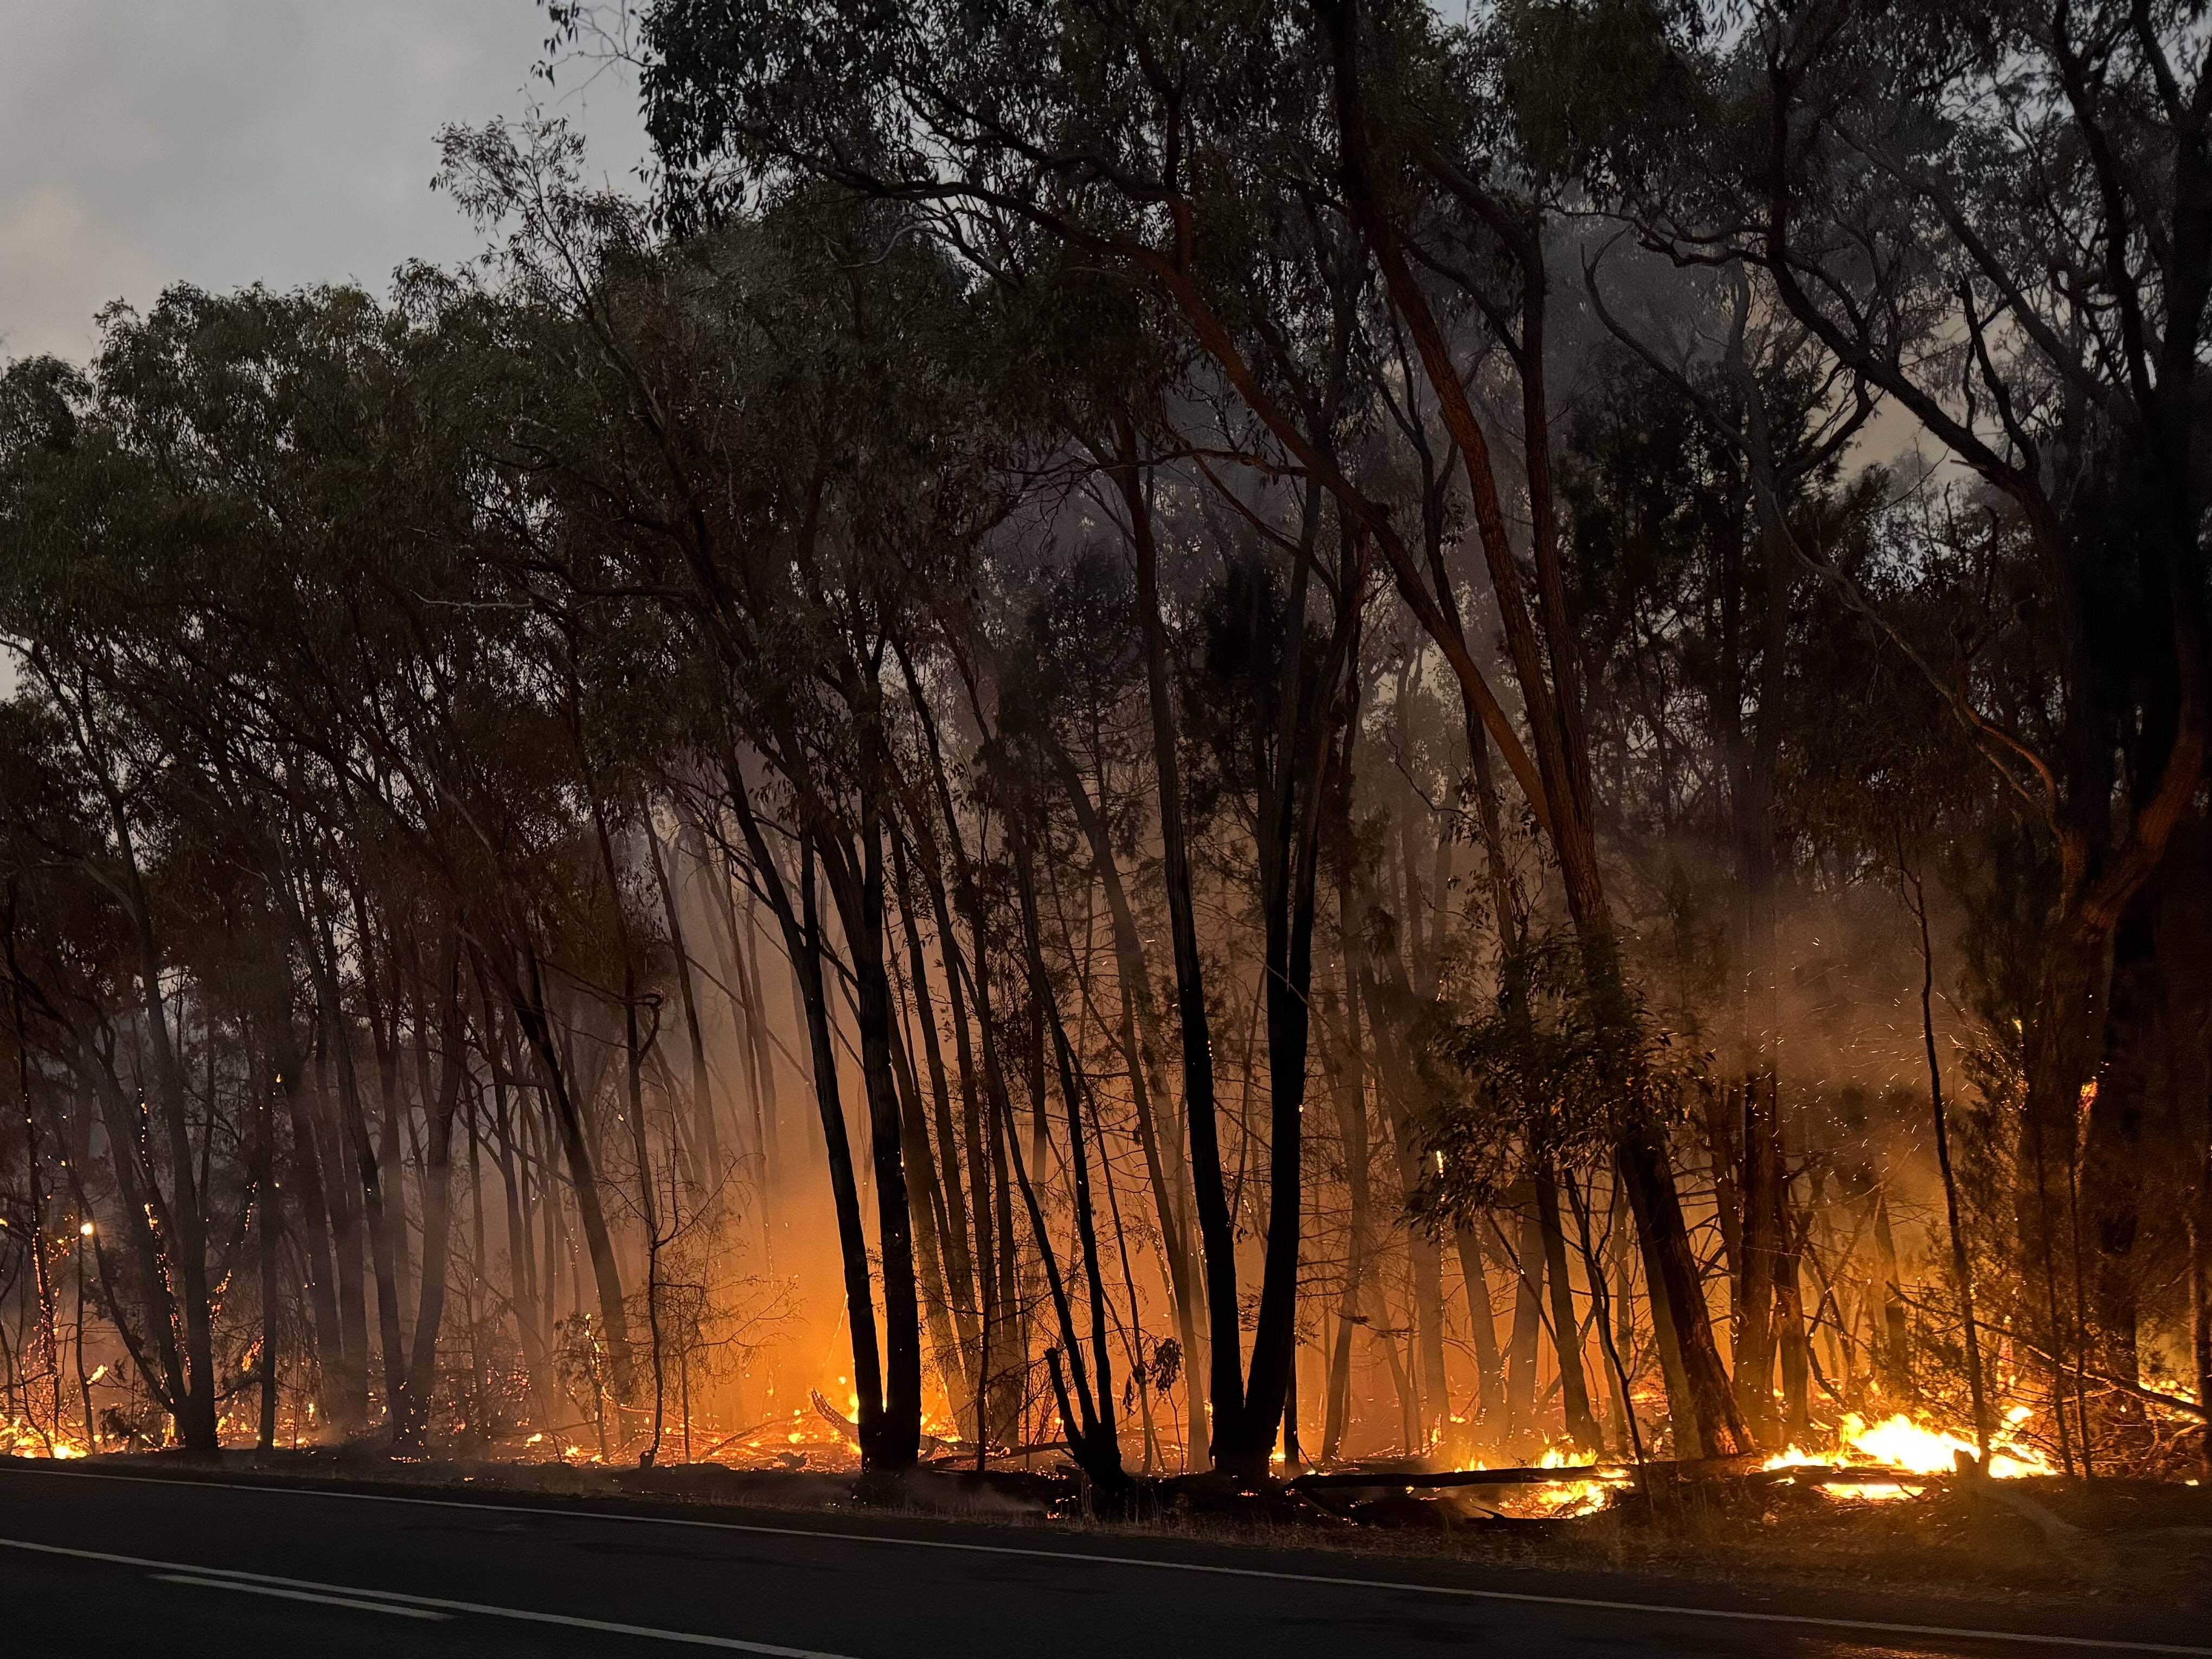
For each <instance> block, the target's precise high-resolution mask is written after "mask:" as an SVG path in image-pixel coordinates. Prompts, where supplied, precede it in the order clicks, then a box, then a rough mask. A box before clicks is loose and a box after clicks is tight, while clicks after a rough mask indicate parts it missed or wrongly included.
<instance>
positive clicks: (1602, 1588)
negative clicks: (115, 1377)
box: [0, 1463, 2212, 1659]
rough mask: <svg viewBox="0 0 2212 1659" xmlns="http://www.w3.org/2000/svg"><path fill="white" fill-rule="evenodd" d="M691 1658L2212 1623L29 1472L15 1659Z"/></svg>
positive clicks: (1, 1490)
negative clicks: (694, 1653)
mask: <svg viewBox="0 0 2212 1659" xmlns="http://www.w3.org/2000/svg"><path fill="white" fill-rule="evenodd" d="M1693 1601H1694V1602H1699V1603H1701V1605H1699V1606H1695V1607H1692V1606H1689V1605H1686V1604H1687V1603H1691V1602H1693ZM1662 1603H1663V1604H1664V1605H1655V1604H1662ZM1991 1626H2000V1627H2001V1628H1996V1629H1992V1628H1991ZM1916 1627H1917V1628H1916ZM686 1648H689V1649H696V1650H720V1651H724V1652H733V1653H754V1654H770V1655H785V1656H791V1659H926V1656H936V1655H946V1656H955V1655H957V1656H963V1659H965V1656H979V1659H980V1656H994V1655H1000V1654H1006V1655H1022V1656H1028V1659H1170V1656H1182V1655H1204V1656H1208V1659H1237V1656H1243V1655H1253V1656H1260V1659H1309V1656H1314V1659H1321V1656H1326V1659H1370V1656H1372V1659H1401V1656H1414V1655H1423V1656H1433V1655H1436V1654H1437V1653H1440V1652H1445V1651H1455V1652H1458V1653H1462V1654H1471V1655H1501V1656H1502V1655H1512V1656H1516V1659H1520V1656H1540V1655H1553V1654H1559V1655H1578V1656H1600V1655H1602V1656H1606V1659H1644V1656H1661V1655H1665V1656H1698V1659H1771V1656H1790V1659H1905V1656H1920V1655H1931V1656H1932V1655H1945V1656H2011V1659H2032V1656H2038V1655H2065V1654H2076V1655H2081V1656H2085V1659H2093V1656H2095V1655H2098V1654H2111V1655H2123V1654H2127V1653H2130V1652H2132V1653H2167V1654H2191V1655H2203V1656H2212V1632H2208V1631H2206V1630H2204V1629H2203V1628H2201V1627H2200V1626H2197V1625H2193V1624H2191V1622H2190V1621H2189V1620H2187V1619H2185V1617H2182V1616H2179V1615H2168V1614H2162V1613H2160V1610H2158V1609H2154V1608H2146V1609H2142V1610H2139V1612H2137V1613H2134V1614H2131V1615H2130V1617H2129V1618H2128V1619H2126V1620H2115V1619H2113V1618H2111V1617H2109V1616H2096V1615H2090V1616H2085V1617H2081V1618H2075V1619H2073V1620H2059V1621H2057V1622H2045V1623H2043V1624H2041V1625H2039V1624H2038V1622H2037V1621H2036V1620H2033V1619H2031V1618H2026V1617H2023V1616H2022V1615H2021V1614H2020V1613H2017V1612H2013V1611H2010V1610H2006V1609H1992V1608H1987V1607H1972V1606H1971V1605H1967V1604H1949V1605H1945V1606H1930V1605H1929V1604H1925V1603H1921V1604H1914V1603H1911V1602H1905V1601H1894V1600H1887V1599H1869V1598H1859V1597H1851V1598H1830V1597H1820V1596H1807V1595H1799V1594H1792V1595H1789V1596H1786V1597H1777V1598H1771V1599H1764V1600H1762V1599H1751V1598H1745V1597H1742V1596H1740V1595H1739V1596H1735V1597H1733V1598H1731V1597H1730V1596H1729V1595H1726V1594H1724V1593H1722V1592H1719V1591H1714V1592H1712V1593H1711V1594H1710V1595H1704V1594H1701V1593H1699V1592H1697V1591H1694V1590H1692V1591H1679V1592H1678V1591H1677V1590H1675V1589H1674V1588H1672V1587H1670V1588H1669V1589H1668V1590H1666V1591H1663V1592H1662V1591H1660V1590H1656V1589H1653V1588H1652V1587H1651V1586H1650V1585H1649V1584H1645V1585H1643V1586H1641V1587H1639V1586H1638V1585H1637V1584H1636V1583H1634V1582H1632V1581H1626V1580H1608V1579H1604V1578H1598V1577H1562V1576H1558V1575H1546V1576H1537V1575H1532V1574H1500V1573H1497V1572H1490V1571H1479V1570H1475V1569H1469V1568H1455V1567H1454V1566H1452V1565H1449V1564H1443V1563H1436V1562H1426V1561H1413V1560H1393V1559H1386V1560H1377V1559H1373V1558H1367V1559H1358V1558H1350V1557H1345V1556H1341V1555H1331V1554H1325V1553H1312V1552H1300V1553H1281V1552H1259V1551H1252V1550H1243V1549H1235V1548H1229V1547H1207V1546H1203V1545H1196V1544H1181V1545H1179V1544H1177V1543H1176V1542H1174V1541H1153V1540H1130V1539H1127V1538H1124V1537H1109V1536H1102V1535H1098V1534H1090V1535H1084V1534H1039V1533H1037V1532H1034V1531H1015V1530H1012V1529H1007V1528H989V1527H981V1526H975V1525H955V1524H931V1523H927V1522H898V1521H895V1520H892V1519H890V1518H884V1519H882V1520H877V1519H874V1518H872V1517H855V1518H852V1519H846V1518H843V1517H828V1518H817V1517H814V1516H789V1515H781V1514H770V1513H767V1512H761V1511H752V1512H739V1513H738V1514H737V1515H734V1516H731V1517H730V1518H728V1519H716V1520H713V1521H702V1520H690V1519H674V1518H668V1517H665V1516H664V1517H653V1516H642V1515H633V1514H621V1513H609V1512H605V1511H597V1512H594V1511H588V1510H575V1509H544V1508H538V1507H521V1506H517V1505H512V1504H478V1503H472V1502H469V1501H465V1500H464V1501H441V1500H436V1499H421V1498H390V1497H371V1496H366V1495H354V1494H347V1493H340V1492H319V1491H311V1490H303V1489H300V1488H297V1487H289V1488H269V1487H256V1486H235V1485H224V1484H216V1483H215V1482H213V1481H205V1482H199V1481H195V1482H190V1483H187V1482H185V1481H180V1480H173V1479H168V1478H164V1477H159V1476H135V1477H134V1476H127V1475H115V1474H105V1473H102V1472H100V1470H98V1469H96V1468H94V1469H58V1468H53V1467H52V1466H51V1465H49V1466H46V1467H43V1468H42V1467H40V1466H37V1465H24V1464H21V1463H11V1464H8V1465H6V1466H4V1467H0V1655H4V1656H7V1659H47V1656H60V1655H78V1654H87V1653H101V1652H117V1653H120V1652H127V1653H129V1654H131V1655H132V1656H133V1659H152V1656H173V1655H174V1656H194V1659H197V1656H201V1655H222V1656H224V1659H260V1656H264V1655H275V1656H286V1659H289V1656H295V1655H296V1656H303V1659H342V1656H350V1655H356V1654H358V1655H374V1656H376V1659H399V1656H404V1659H416V1656H421V1659H448V1656H454V1659H458V1656H464V1655H465V1656H469V1659H504V1656H508V1655H549V1654H562V1655H568V1654H592V1655H600V1654H605V1655H621V1656H646V1655H659V1656H668V1655H670V1654H671V1653H672V1652H674V1651H677V1650H682V1649H686Z"/></svg>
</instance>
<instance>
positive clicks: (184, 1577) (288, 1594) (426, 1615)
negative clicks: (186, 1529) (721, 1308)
mask: <svg viewBox="0 0 2212 1659" xmlns="http://www.w3.org/2000/svg"><path fill="white" fill-rule="evenodd" d="M154 1577H156V1578H158V1579H160V1580H161V1582H162V1583H165V1584H191V1585H194V1586H196V1587H197V1588H198V1589H221V1590H237V1591H239V1592H240V1593H241V1594H243V1595H281V1596H283V1598H284V1599H285V1600H286V1601H319V1602H321V1603H322V1604H323V1605H324V1606H325V1607H356V1608H358V1609H359V1610H360V1611H362V1612H363V1613H390V1614H391V1615H392V1617H393V1618H395V1619H440V1620H444V1619H451V1618H452V1617H453V1614H452V1613H433V1612H431V1611H430V1609H429V1608H428V1607H401V1606H400V1605H399V1604H398V1602H397V1601H363V1600H362V1598H361V1597H360V1596H358V1595H316V1594H315V1593H314V1592H313V1590H300V1589H282V1588H281V1587H279V1586H277V1585H276V1584H248V1583H243V1582H242V1581H240V1580H239V1579H235V1578H204V1577H199V1576H198V1575H197V1574H195V1573H189V1572H157V1573H155V1575H154Z"/></svg>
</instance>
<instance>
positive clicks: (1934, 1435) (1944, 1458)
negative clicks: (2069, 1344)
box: [1762, 1406, 2053, 1498]
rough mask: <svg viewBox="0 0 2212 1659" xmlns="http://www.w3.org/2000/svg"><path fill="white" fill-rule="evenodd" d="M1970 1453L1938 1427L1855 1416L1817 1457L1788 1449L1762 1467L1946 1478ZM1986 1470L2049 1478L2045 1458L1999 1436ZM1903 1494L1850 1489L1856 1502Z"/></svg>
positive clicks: (1895, 1489)
mask: <svg viewBox="0 0 2212 1659" xmlns="http://www.w3.org/2000/svg"><path fill="white" fill-rule="evenodd" d="M2032 1415H2033V1413H2031V1412H2029V1411H2028V1410H2027V1407H2018V1406H2016V1407H2014V1408H2013V1409H2012V1410H2011V1411H2009V1412H2008V1413H2006V1414H2005V1422H2006V1424H2007V1425H2008V1427H2011V1428H2015V1429H2016V1428H2018V1427H2019V1426H2020V1425H2021V1424H2022V1423H2024V1422H2026V1421H2027V1419H2028V1418H2029V1417H2030V1416H2032ZM1961 1453H1963V1454H1965V1455H1966V1456H1967V1457H1970V1458H1971V1457H1972V1456H1973V1455H1974V1443H1973V1442H1972V1440H1971V1439H1968V1438H1966V1437H1963V1436H1960V1435H1956V1434H1953V1433H1951V1432H1949V1431H1947V1430H1943V1429H1936V1428H1930V1427H1929V1426H1928V1425H1926V1424H1923V1423H1916V1422H1914V1421H1913V1420H1912V1419H1911V1418H1910V1417H1908V1416H1906V1415H1905V1413H1903V1412H1899V1413H1897V1414H1896V1415H1895V1416H1893V1417H1887V1418H1884V1419H1882V1420H1881V1422H1879V1423H1875V1424H1869V1423H1868V1422H1867V1420H1866V1419H1864V1418H1863V1417H1861V1416H1859V1415H1858V1414H1857V1413H1852V1414H1851V1415H1850V1416H1848V1417H1846V1418H1844V1420H1843V1423H1842V1424H1841V1425H1840V1426H1839V1427H1838V1430H1837V1433H1836V1449H1835V1450H1834V1451H1833V1452H1831V1453H1828V1454H1826V1455H1823V1454H1820V1453H1816V1452H1808V1451H1806V1450H1803V1449H1801V1448H1799V1447H1796V1446H1792V1447H1790V1449H1788V1450H1787V1451H1783V1452H1778V1453H1776V1454H1775V1455H1773V1456H1772V1457H1770V1458H1768V1459H1767V1460H1766V1462H1765V1464H1764V1465H1763V1466H1762V1467H1764V1468H1770V1469H1789V1468H1829V1467H1832V1466H1834V1465H1837V1464H1841V1465H1843V1466H1844V1467H1845V1468H1886V1469H1897V1470H1899V1471H1901V1472H1902V1473H1904V1474H1950V1473H1951V1472H1952V1470H1954V1469H1955V1468H1958V1466H1959V1457H1960V1454H1961ZM1989 1472H1990V1475H1991V1476H1993V1477H1994V1478H1996V1479H1997V1480H2020V1479H2021V1478H2022V1477H2024V1476H2027V1475H2033V1474H2051V1473H2052V1472H2053V1471H2052V1469H2051V1460H2050V1459H2048V1458H2047V1457H2045V1455H2043V1454H2042V1453H2041V1452H2039V1451H2037V1450H2036V1449H2034V1448H2033V1447H2032V1446H2023V1445H2021V1443H2018V1442H2017V1441H2015V1440H2011V1439H2008V1438H2000V1439H1998V1440H1996V1442H1994V1443H1992V1444H1991V1446H1990V1464H1989ZM1903 1490H1904V1488H1903V1487H1901V1486H1892V1487H1890V1488H1889V1489H1888V1490H1887V1491H1883V1490H1881V1489H1880V1488H1879V1487H1877V1486H1872V1485H1869V1486H1861V1487H1857V1488H1855V1489H1854V1491H1855V1493H1856V1495H1857V1496H1859V1497H1862V1498H1877V1497H1895V1496H1897V1495H1899V1493H1900V1492H1902V1491H1903Z"/></svg>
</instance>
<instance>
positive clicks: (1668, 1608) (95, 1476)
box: [0, 1462, 2212, 1659]
mask: <svg viewBox="0 0 2212 1659" xmlns="http://www.w3.org/2000/svg"><path fill="white" fill-rule="evenodd" d="M14 1472H15V1473H16V1474H57V1475H60V1476H62V1477H63V1478H64V1479H65V1480H128V1481H131V1482H133V1483H135V1484H137V1485H139V1486H212V1487H216V1488H217V1489H219V1490H222V1491H224V1492H282V1493H283V1494H285V1495H286V1496H288V1497H293V1498H352V1499H355V1500H356V1501H358V1502H361V1503H364V1504H414V1505H416V1507H418V1508H422V1509H439V1510H479V1511H482V1512H483V1513H484V1514H488V1515H533V1516H538V1518H539V1519H540V1520H556V1521H557V1520H562V1519H567V1520H572V1521H621V1522H629V1523H630V1524H631V1525H634V1526H654V1527H689V1528H696V1529H700V1530H703V1531H707V1532H736V1533H748V1534H754V1535H756V1536H764V1537H771V1538H813V1539H826V1540H828V1541H830V1542H832V1543H840V1544H884V1545H891V1546H900V1547H906V1548H908V1549H924V1550H952V1551H958V1552H962V1553H969V1554H975V1555H1012V1556H1021V1557H1025V1558H1027V1559H1031V1560H1037V1561H1087V1562H1091V1563H1092V1564H1093V1565H1100V1566H1112V1567H1151V1568H1154V1569H1157V1570H1158V1571H1162V1572H1194V1573H1204V1574H1207V1575H1209V1576H1212V1577H1224V1578H1259V1579H1267V1580H1272V1581H1273V1582H1275V1583H1292V1584H1325V1585H1328V1586H1329V1587H1331V1588H1333V1589H1371V1590H1392V1591H1397V1592H1399V1593H1401V1594H1404V1595H1447V1596H1457V1597H1460V1598H1462V1599H1465V1600H1468V1601H1511V1602H1517V1603H1521V1604H1523V1605H1528V1606H1535V1607H1593V1608H1595V1609H1597V1610H1598V1611H1600V1612H1604V1613H1663V1614H1665V1615H1667V1616H1668V1617H1669V1618H1678V1619H1717V1620H1724V1621H1728V1622H1730V1623H1737V1624H1755V1625H1796V1626H1810V1627H1812V1628H1814V1629H1820V1630H1864V1631H1880V1632H1885V1633H1887V1634H1890V1635H1894V1636H1941V1637H1947V1638H1951V1639H1953V1640H1956V1641H1969V1642H2013V1643H2019V1644H2025V1645H2028V1646H2033V1647H2047V1648H2081V1649H2084V1650H2089V1651H2093V1652H2100V1653H2164V1654H2176V1655H2179V1656H2182V1659H2212V1647H2193V1646H2189V1645H2185V1644H2176V1643H2171V1642H2128V1641H2121V1640H2118V1639H2115V1638H2106V1637H2100V1636H2047V1635H2044V1634H2041V1633H2039V1632H2032V1631H2018V1630H1978V1629H1974V1628H1972V1627H1968V1626H1956V1625H1911V1624H1903V1623H1895V1622H1892V1621H1890V1620H1880V1619H1832V1618H1827V1617H1825V1616H1823V1615H1821V1614H1820V1613H1752V1612H1745V1611H1741V1610H1739V1609H1736V1608H1734V1607H1681V1606H1679V1605H1674V1604H1670V1603H1668V1602H1663V1601H1608V1600H1607V1599H1605V1598H1603V1597H1600V1596H1590V1595H1537V1594H1535V1593H1534V1592H1532V1591H1525V1590H1498V1589H1469V1588H1468V1587H1466V1586H1463V1585H1459V1584H1424V1583H1418V1582H1414V1581H1410V1580H1403V1579H1392V1578H1352V1577H1339V1576H1337V1575H1334V1574H1329V1573H1309V1572H1276V1571H1270V1570H1269V1569H1267V1568H1265V1567H1231V1566H1222V1565H1216V1564H1213V1563H1211V1562H1201V1561H1160V1560H1155V1559H1152V1558H1151V1557H1148V1556H1142V1555H1099V1554H1093V1553H1087V1552H1084V1551H1079V1550H1038V1549H1024V1548H1022V1547H1020V1546H1018V1545H1014V1544H969V1543H962V1542H958V1541H955V1540H952V1539H948V1538H901V1537H898V1536H897V1535H896V1534H889V1533H866V1532H835V1531H831V1530H830V1529H829V1528H823V1527H767V1526H761V1525H759V1524H757V1523H755V1522H743V1521H694V1520H689V1519H686V1518H684V1517H682V1516H671V1515H625V1514H623V1513H622V1512H620V1511H619V1510H573V1509H561V1508H556V1507H552V1506H549V1505H546V1504H474V1503H470V1502H468V1501H466V1500H465V1499H462V1498H414V1497H408V1496H403V1495H401V1494H399V1493H397V1492H331V1491H328V1490H325V1489H323V1488H319V1487H315V1486H276V1485H270V1486H259V1485H255V1484H251V1483H248V1482H244V1481H238V1480H183V1479H179V1478H176V1477H173V1476H169V1475H155V1474H107V1473H106V1472H105V1471H98V1472H95V1471H94V1470H90V1469H85V1470H78V1469H74V1468H71V1469H66V1470H64V1469H46V1468H38V1467H37V1466H36V1465H35V1464H33V1463H31V1462H21V1463H17V1464H15V1466H14ZM5 1542H7V1541H6V1540H4V1539H0V1544H4V1543H5ZM754 1651H767V1652H771V1653H779V1652H788V1651H789V1650H787V1649H775V1648H771V1649H767V1650H758V1649H756V1650H754Z"/></svg>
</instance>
